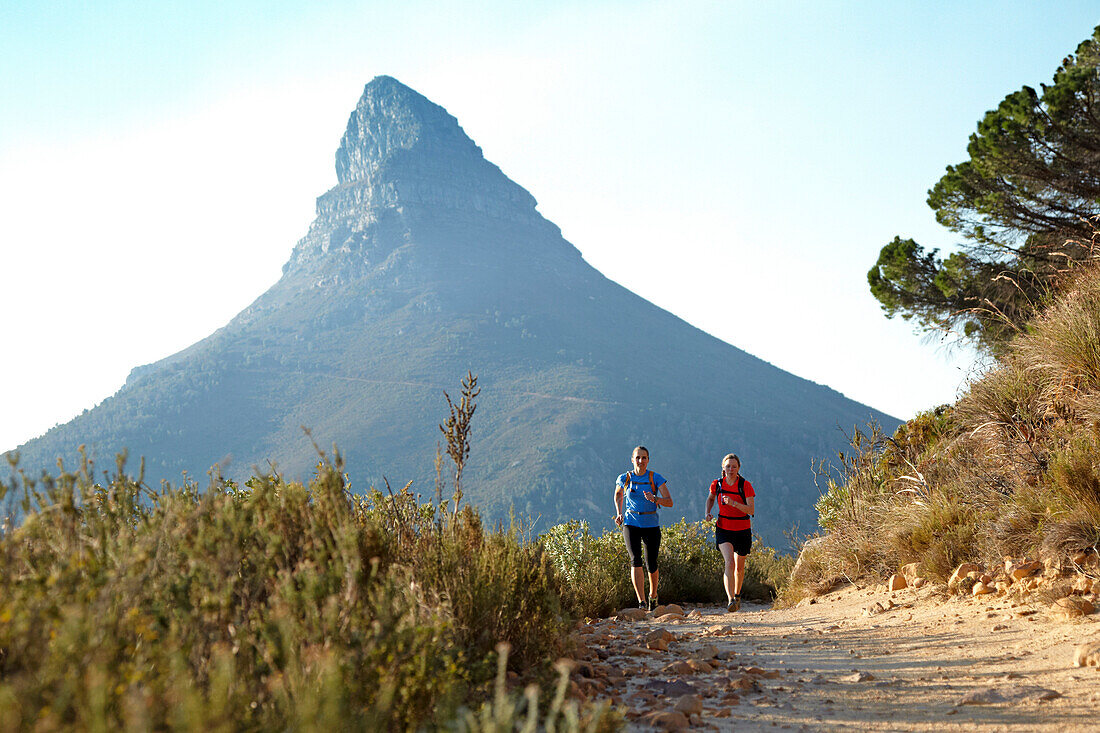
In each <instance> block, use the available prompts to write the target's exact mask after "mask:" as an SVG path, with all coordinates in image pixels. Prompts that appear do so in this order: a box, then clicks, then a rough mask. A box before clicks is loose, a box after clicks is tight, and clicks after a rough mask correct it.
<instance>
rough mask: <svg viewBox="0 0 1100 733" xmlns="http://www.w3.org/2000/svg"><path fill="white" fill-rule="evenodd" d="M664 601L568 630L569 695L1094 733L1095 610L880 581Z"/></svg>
mask: <svg viewBox="0 0 1100 733" xmlns="http://www.w3.org/2000/svg"><path fill="white" fill-rule="evenodd" d="M661 611H662V609H660V608H659V609H657V613H652V614H644V612H640V611H639V612H636V613H631V612H624V613H623V614H620V616H619V617H618V618H613V619H601V620H596V621H594V622H592V623H589V624H584V625H583V626H581V627H580V628H579V629H578V630H577V632H576V634H575V639H576V640H577V649H576V653H575V657H576V660H577V664H576V667H575V668H574V670H573V673H572V679H573V682H574V683H575V687H574V694H577V693H579V695H580V696H583V697H585V698H587V699H591V700H607V701H610V702H611V703H613V704H615V705H618V706H621V707H622V708H623V709H624V710H625V711H626V714H627V719H628V721H630V728H631V729H632V730H651V729H658V730H675V729H686V728H690V729H698V730H722V731H726V730H729V731H732V730H737V731H745V730H772V729H788V730H809V731H817V730H828V731H834V730H836V731H847V730H852V731H855V730H860V731H862V730H883V731H918V730H919V731H923V730H931V729H936V730H965V731H1000V730H1027V731H1060V732H1062V731H1077V730H1080V731H1086V730H1089V731H1095V730H1100V672H1098V670H1097V669H1096V668H1094V667H1075V666H1073V661H1074V652H1075V649H1076V648H1077V647H1078V645H1079V644H1081V643H1082V642H1089V641H1100V622H1098V620H1097V619H1096V616H1095V615H1093V616H1086V617H1084V618H1078V619H1075V620H1073V621H1066V620H1062V619H1058V618H1056V617H1054V616H1052V615H1051V614H1050V613H1049V612H1048V611H1047V610H1046V608H1045V607H1044V606H1042V605H1041V604H1035V605H1031V604H1028V603H1024V602H1020V601H1011V600H1008V599H1007V598H1003V597H1001V598H990V597H989V596H985V597H980V598H958V599H955V598H947V597H945V596H944V595H942V594H938V593H937V592H936V590H935V589H931V588H927V589H923V590H921V591H916V592H914V591H911V590H906V591H899V592H897V593H888V592H886V591H885V590H883V589H882V588H881V586H880V587H878V588H856V587H846V588H843V589H841V590H838V591H834V592H833V593H830V594H827V595H826V596H823V597H822V598H820V599H818V600H817V602H816V603H814V604H812V605H803V606H802V607H798V608H789V609H782V610H777V609H772V608H771V607H769V606H757V605H753V604H746V605H745V606H743V607H742V610H741V611H740V612H739V613H736V614H730V613H726V612H725V609H718V608H708V607H700V608H695V609H678V608H675V607H668V608H667V611H669V612H666V613H661ZM677 611H680V612H681V613H678V612H677ZM641 614H644V616H643V617H641V618H637V619H636V620H632V619H631V616H636V615H641Z"/></svg>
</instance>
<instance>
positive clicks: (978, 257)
mask: <svg viewBox="0 0 1100 733" xmlns="http://www.w3.org/2000/svg"><path fill="white" fill-rule="evenodd" d="M1098 71H1100V27H1097V28H1096V29H1095V30H1094V31H1093V34H1092V36H1091V37H1090V38H1088V39H1086V40H1085V41H1084V42H1082V43H1081V44H1080V45H1079V46H1078V47H1077V51H1076V53H1075V54H1072V55H1069V56H1067V57H1066V58H1065V59H1064V60H1063V61H1062V64H1061V65H1060V66H1059V67H1058V69H1057V71H1056V72H1055V74H1054V79H1053V82H1052V83H1051V84H1050V85H1049V86H1048V85H1045V84H1044V85H1042V89H1041V91H1039V92H1037V91H1036V90H1034V89H1032V88H1031V87H1027V86H1025V87H1023V88H1022V89H1020V90H1019V91H1016V92H1013V93H1012V94H1009V95H1008V96H1006V97H1005V98H1004V100H1003V101H1002V102H1001V103H1000V104H999V105H998V106H997V108H996V109H994V110H990V111H989V112H987V113H986V115H985V116H984V117H983V118H982V120H981V121H980V122H979V123H978V129H977V131H976V132H975V133H974V134H973V135H971V136H970V144H969V145H968V146H967V152H968V154H969V159H968V160H966V161H964V162H962V163H959V164H958V165H953V166H948V168H947V172H946V173H945V174H944V176H943V177H942V178H941V179H940V180H939V182H937V183H936V185H935V186H933V187H932V189H931V190H930V191H929V192H928V205H929V206H930V207H932V209H933V210H934V211H935V212H936V219H937V221H939V222H940V223H941V224H943V225H944V226H946V227H948V228H949V229H950V230H951V231H953V232H956V233H958V234H960V235H961V236H962V237H963V240H964V241H963V243H962V244H961V247H960V249H959V251H958V252H955V253H953V254H951V255H950V256H948V257H946V258H940V257H939V256H938V251H937V250H932V251H927V250H925V249H924V248H923V247H922V246H921V245H920V244H918V243H917V242H915V241H914V240H912V239H907V238H903V237H900V236H899V237H895V238H894V240H893V241H892V242H890V243H889V244H887V245H886V246H885V247H883V248H882V251H881V252H880V254H879V258H878V261H877V262H876V263H875V266H874V267H872V268H871V270H870V272H869V273H868V276H867V277H868V281H869V284H870V287H871V292H872V293H873V294H874V296H875V297H876V298H877V299H878V300H879V302H880V303H881V304H882V307H883V310H884V311H885V312H886V315H887V316H888V317H893V316H894V315H901V316H902V317H903V318H905V319H915V320H916V323H917V324H918V326H919V327H920V328H922V329H923V330H926V331H954V332H959V333H962V334H964V335H965V336H967V337H970V338H971V339H972V340H973V341H974V343H976V344H978V345H979V346H982V347H985V348H986V349H987V350H989V351H991V352H993V353H998V352H1000V350H1001V349H1002V348H1003V347H1004V346H1005V345H1006V344H1007V342H1008V340H1009V339H1010V338H1011V337H1012V336H1013V335H1015V334H1016V333H1018V332H1019V330H1020V329H1021V327H1022V326H1023V325H1024V324H1025V323H1026V322H1027V321H1028V320H1029V319H1031V318H1032V317H1033V316H1034V315H1035V313H1036V309H1037V308H1039V307H1041V306H1042V305H1043V304H1044V303H1047V302H1049V298H1050V296H1051V295H1052V294H1053V293H1055V292H1057V291H1058V290H1060V288H1061V285H1060V281H1061V280H1062V278H1063V276H1064V275H1065V273H1066V272H1067V270H1068V269H1069V268H1070V267H1071V266H1072V265H1073V264H1074V263H1079V262H1082V261H1087V260H1089V259H1091V258H1092V257H1093V256H1094V254H1095V242H1094V238H1093V229H1094V226H1095V224H1096V223H1097V219H1096V217H1097V215H1098V214H1100V203H1098V202H1100V178H1098V177H1097V174H1096V171H1097V167H1098V163H1100V73H1098Z"/></svg>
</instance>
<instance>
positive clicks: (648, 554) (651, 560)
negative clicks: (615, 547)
mask: <svg viewBox="0 0 1100 733" xmlns="http://www.w3.org/2000/svg"><path fill="white" fill-rule="evenodd" d="M623 539H624V540H625V541H626V554H627V555H629V556H630V566H631V567H634V568H640V567H642V545H645V568H646V570H648V571H649V572H651V573H652V572H655V571H656V570H657V553H658V551H660V549H661V528H660V527H631V526H630V525H629V524H624V525H623Z"/></svg>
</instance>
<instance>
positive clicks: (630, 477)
mask: <svg viewBox="0 0 1100 733" xmlns="http://www.w3.org/2000/svg"><path fill="white" fill-rule="evenodd" d="M646 476H647V477H648V478H649V488H650V489H652V490H653V492H652V493H653V495H654V496H657V484H655V483H653V471H646ZM633 477H634V469H630V470H629V471H627V472H626V486H624V487H623V488H624V489H626V488H633V486H634V481H633ZM656 513H657V510H656V509H654V510H653V511H651V512H631V514H638V515H642V514H656Z"/></svg>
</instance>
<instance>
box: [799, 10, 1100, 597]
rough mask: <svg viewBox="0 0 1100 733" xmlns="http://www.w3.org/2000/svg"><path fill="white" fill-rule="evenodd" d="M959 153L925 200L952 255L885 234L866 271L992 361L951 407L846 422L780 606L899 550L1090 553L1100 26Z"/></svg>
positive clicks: (870, 568) (1097, 519)
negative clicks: (871, 423) (880, 429)
mask: <svg viewBox="0 0 1100 733" xmlns="http://www.w3.org/2000/svg"><path fill="white" fill-rule="evenodd" d="M967 150H968V152H969V154H970V159H969V160H967V161H965V162H963V163H960V164H959V165H957V166H950V167H948V169H947V173H946V174H945V175H944V176H943V178H941V179H940V181H939V182H938V183H937V184H936V185H935V186H934V187H933V188H932V190H931V191H930V192H929V198H928V204H929V205H930V206H931V207H932V208H933V209H934V210H935V211H936V216H937V219H938V220H939V222H940V223H941V224H943V225H945V226H947V227H948V228H950V229H951V230H952V231H955V232H957V233H959V234H961V235H962V236H963V237H964V239H965V242H964V244H963V246H962V249H961V251H959V252H957V253H955V254H953V255H951V256H950V257H948V258H946V259H944V260H940V259H938V258H937V253H936V252H935V251H933V252H926V251H925V250H924V249H923V248H922V247H921V246H920V245H918V244H917V243H916V242H914V241H913V240H911V239H908V240H903V239H902V238H900V237H897V238H895V239H894V241H893V242H891V243H890V244H888V245H887V246H886V247H884V248H883V249H882V252H881V254H880V256H879V260H878V262H877V263H876V265H875V267H874V268H872V269H871V271H870V273H868V280H869V282H870V285H871V291H872V292H873V293H874V295H875V296H876V297H877V298H878V299H879V301H880V302H881V303H882V306H883V309H884V310H885V311H886V314H887V316H893V315H895V314H900V315H902V316H903V317H905V318H907V319H908V318H916V320H917V322H918V323H919V324H920V326H921V327H923V328H924V329H926V330H933V329H955V328H960V327H961V328H962V330H963V331H964V332H965V334H966V335H967V336H970V337H972V338H973V339H974V340H975V342H976V343H977V344H978V345H979V346H982V347H984V348H985V350H986V351H987V353H989V354H991V355H993V356H994V357H995V361H993V362H992V363H991V365H990V366H989V367H988V368H987V370H986V372H985V373H984V374H983V375H982V376H981V377H980V378H978V379H975V380H973V381H972V382H971V384H970V385H969V388H968V392H967V393H966V394H965V395H964V396H963V397H962V398H961V399H960V400H958V402H957V403H956V404H954V405H950V406H948V405H945V406H942V407H939V408H937V409H935V410H932V411H929V412H925V413H922V414H919V415H917V416H916V417H915V418H913V419H912V420H910V421H909V422H908V423H906V424H905V425H903V426H901V427H900V428H899V429H898V431H897V432H896V433H895V434H894V435H893V436H892V437H889V436H886V435H882V434H879V433H877V432H872V433H871V434H864V433H860V432H857V433H856V434H855V435H854V436H853V439H852V441H851V447H852V450H851V451H850V452H848V453H841V454H840V455H839V462H838V464H837V465H835V466H830V467H829V468H830V469H831V471H827V472H826V473H827V474H828V476H827V484H828V490H827V492H826V493H825V494H824V495H823V496H822V497H821V499H820V501H819V502H818V504H817V509H818V513H819V517H820V519H819V522H820V524H821V526H822V527H823V528H824V530H825V534H824V536H822V537H820V538H817V539H815V540H813V541H812V542H811V543H807V546H806V547H805V548H804V549H803V552H802V556H801V558H800V561H799V563H798V564H797V565H796V568H795V571H794V573H793V576H792V578H791V582H790V584H789V586H788V588H787V590H786V592H785V596H784V598H783V600H784V601H785V602H790V601H793V600H797V599H798V598H799V597H801V596H802V595H805V594H807V593H813V592H815V591H822V590H824V589H826V588H829V587H831V586H832V585H833V584H834V583H835V582H837V580H839V579H841V578H849V579H852V578H858V577H862V576H879V577H881V576H885V575H888V574H891V573H894V572H897V571H898V570H899V568H901V566H903V565H905V564H908V563H911V562H919V563H920V564H921V568H922V572H923V573H924V574H927V575H928V576H930V577H932V578H934V579H938V580H941V581H942V580H946V579H947V578H948V576H949V575H950V574H951V573H952V571H953V570H954V569H955V568H956V567H957V566H958V565H959V564H960V563H961V562H963V561H979V562H983V563H986V564H988V565H989V566H994V565H999V564H1001V563H1002V562H1003V561H1004V558H1005V556H1020V555H1028V556H1032V557H1034V556H1035V555H1039V556H1042V557H1043V558H1044V559H1045V560H1047V562H1048V563H1051V564H1052V565H1066V564H1073V563H1074V561H1072V560H1071V559H1070V558H1078V560H1079V559H1080V558H1083V557H1088V556H1089V555H1095V554H1096V553H1097V552H1100V252H1098V251H1097V247H1096V243H1097V237H1098V235H1100V232H1098V230H1097V223H1098V221H1100V220H1098V218H1097V217H1098V215H1100V179H1097V176H1096V171H1097V169H1098V164H1100V27H1097V28H1096V29H1095V30H1094V31H1093V34H1092V37H1091V38H1089V39H1088V40H1086V41H1084V42H1083V43H1081V44H1080V45H1079V46H1078V47H1077V51H1076V54H1074V55H1071V56H1067V57H1066V58H1065V59H1064V60H1063V61H1062V64H1061V66H1059V68H1058V70H1057V72H1056V73H1055V75H1054V81H1053V83H1052V84H1051V85H1050V86H1046V85H1044V86H1043V87H1042V92H1041V93H1038V92H1036V91H1035V90H1034V89H1031V88H1030V87H1024V88H1023V89H1021V90H1020V91H1018V92H1015V93H1013V94H1010V95H1008V96H1007V97H1005V99H1004V101H1003V102H1001V104H1000V105H999V106H998V107H997V109H995V110H992V111H990V112H988V113H987V114H986V115H985V117H984V118H983V119H982V121H981V122H980V123H979V124H978V130H977V132H976V133H975V134H974V135H972V136H971V138H970V145H969V147H968V149H967ZM1093 559H1095V558H1093ZM1079 569H1080V568H1079Z"/></svg>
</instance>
